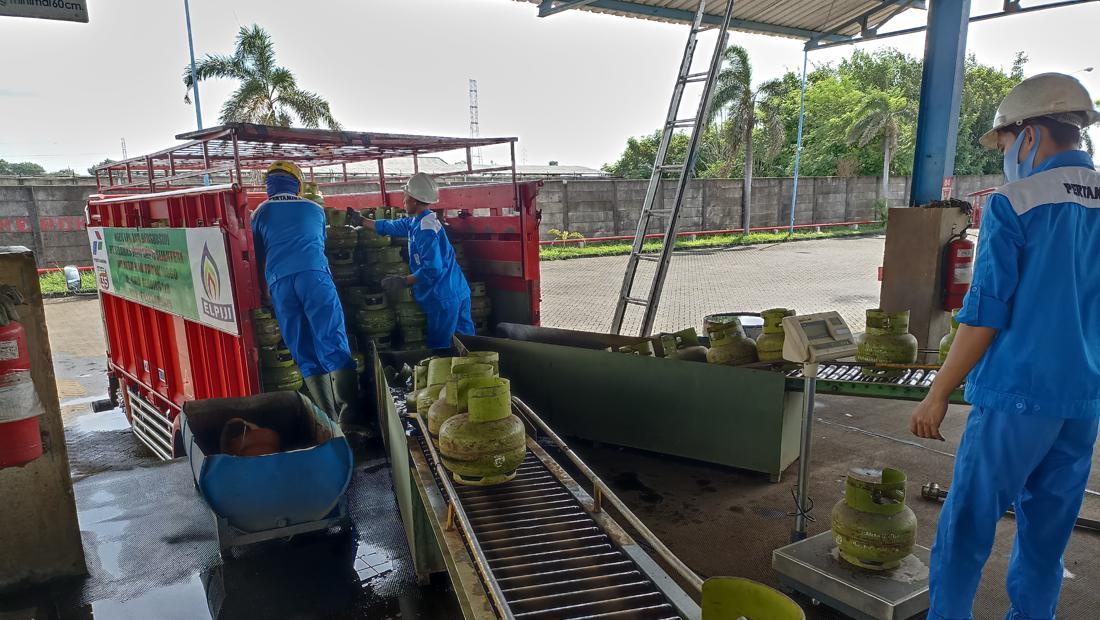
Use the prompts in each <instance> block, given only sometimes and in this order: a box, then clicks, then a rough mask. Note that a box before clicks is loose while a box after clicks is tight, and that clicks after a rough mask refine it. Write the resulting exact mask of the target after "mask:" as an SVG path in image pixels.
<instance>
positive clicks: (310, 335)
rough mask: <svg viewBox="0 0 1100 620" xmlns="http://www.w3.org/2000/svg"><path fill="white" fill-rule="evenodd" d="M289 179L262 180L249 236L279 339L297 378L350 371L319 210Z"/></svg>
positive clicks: (322, 212) (321, 214)
mask: <svg viewBox="0 0 1100 620" xmlns="http://www.w3.org/2000/svg"><path fill="white" fill-rule="evenodd" d="M297 194H298V183H297V181H295V180H294V178H293V177H290V176H287V175H279V174H273V175H269V176H268V178H267V195H268V199H267V200H266V201H264V202H263V204H261V205H260V206H259V207H257V208H256V211H255V212H253V213H252V236H253V243H254V245H255V247H256V253H257V255H258V258H259V260H261V261H263V263H264V275H265V277H266V278H267V286H268V289H269V290H270V291H271V302H272V304H273V305H274V307H275V318H276V319H277V320H278V321H279V329H280V330H281V331H282V332H283V340H284V341H285V342H286V346H287V348H288V349H290V354H291V355H292V356H294V361H295V362H297V363H298V368H299V369H300V370H301V372H302V376H303V377H313V376H316V375H324V374H328V373H330V372H333V371H336V370H341V369H354V368H355V360H353V359H352V357H351V348H350V347H349V345H348V336H347V330H346V329H345V327H344V312H343V310H341V306H340V297H339V296H338V295H337V294H336V285H334V284H333V282H332V274H331V273H330V272H329V266H328V259H327V258H326V257H325V213H324V210H323V209H322V208H321V206H320V205H318V204H316V203H314V202H311V201H309V200H306V199H304V198H299V197H298V195H297Z"/></svg>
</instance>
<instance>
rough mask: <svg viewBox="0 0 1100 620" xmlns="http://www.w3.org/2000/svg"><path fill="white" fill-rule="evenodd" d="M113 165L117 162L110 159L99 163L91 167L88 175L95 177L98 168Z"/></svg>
mask: <svg viewBox="0 0 1100 620" xmlns="http://www.w3.org/2000/svg"><path fill="white" fill-rule="evenodd" d="M113 163H115V160H113V159H111V158H110V157H108V158H106V159H104V160H103V161H101V162H99V163H98V164H95V165H94V166H89V167H88V174H89V175H91V176H93V177H94V176H95V169H96V168H98V167H100V166H106V165H107V164H113Z"/></svg>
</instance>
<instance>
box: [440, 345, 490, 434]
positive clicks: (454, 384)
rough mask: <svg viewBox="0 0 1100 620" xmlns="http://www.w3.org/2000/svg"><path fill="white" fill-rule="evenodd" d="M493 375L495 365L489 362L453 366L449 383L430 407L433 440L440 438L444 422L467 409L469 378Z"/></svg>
mask: <svg viewBox="0 0 1100 620" xmlns="http://www.w3.org/2000/svg"><path fill="white" fill-rule="evenodd" d="M429 370H430V368H429ZM492 376H493V367H492V366H491V365H489V364H477V363H463V364H458V365H456V366H454V367H452V368H451V376H450V378H449V379H447V385H446V386H444V388H443V390H442V391H441V392H440V393H439V399H438V400H436V401H435V402H434V403H432V406H431V408H430V409H428V434H429V435H431V437H432V440H433V441H435V440H436V439H438V438H439V428H440V427H441V426H443V423H444V422H446V421H447V420H448V419H450V418H451V417H453V416H455V415H458V414H460V413H463V412H464V411H466V394H467V391H468V389H469V387H470V386H471V385H472V384H471V382H470V381H467V379H473V378H477V377H482V378H484V377H492Z"/></svg>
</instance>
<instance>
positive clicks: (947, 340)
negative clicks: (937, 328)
mask: <svg viewBox="0 0 1100 620" xmlns="http://www.w3.org/2000/svg"><path fill="white" fill-rule="evenodd" d="M957 333H959V310H958V309H957V308H956V309H955V310H952V311H951V331H949V332H947V334H946V335H945V336H944V337H943V338H942V339H941V340H940V364H941V365H942V364H943V363H944V362H946V361H947V354H948V353H950V352H951V345H952V344H955V334H957Z"/></svg>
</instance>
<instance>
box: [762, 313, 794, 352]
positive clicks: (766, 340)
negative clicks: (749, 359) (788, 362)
mask: <svg viewBox="0 0 1100 620" xmlns="http://www.w3.org/2000/svg"><path fill="white" fill-rule="evenodd" d="M794 315H795V312H794V310H790V309H788V308H772V309H770V310H765V311H763V312H761V313H760V316H761V317H763V319H764V330H763V333H762V334H760V337H759V338H757V339H756V353H757V356H758V357H759V358H760V361H761V362H782V361H783V340H784V338H783V319H784V318H785V317H788V316H794Z"/></svg>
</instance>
